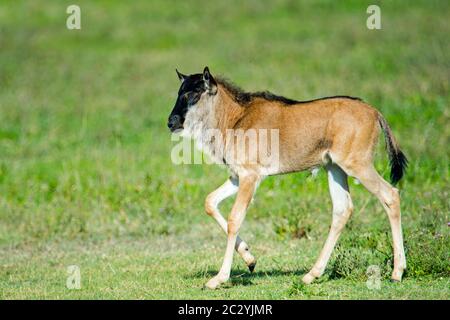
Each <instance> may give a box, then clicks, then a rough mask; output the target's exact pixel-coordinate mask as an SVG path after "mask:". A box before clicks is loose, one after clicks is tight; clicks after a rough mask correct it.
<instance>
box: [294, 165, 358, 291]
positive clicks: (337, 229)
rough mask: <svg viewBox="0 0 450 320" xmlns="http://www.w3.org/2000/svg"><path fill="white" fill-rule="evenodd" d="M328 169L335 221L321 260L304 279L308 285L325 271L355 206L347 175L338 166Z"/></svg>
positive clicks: (320, 256)
mask: <svg viewBox="0 0 450 320" xmlns="http://www.w3.org/2000/svg"><path fill="white" fill-rule="evenodd" d="M326 169H327V172H328V185H329V189H330V195H331V200H332V202H333V220H332V223H331V228H330V233H329V234H328V238H327V240H326V242H325V245H324V246H323V249H322V251H321V252H320V255H319V258H318V259H317V261H316V263H315V264H314V267H313V268H312V269H311V271H309V273H308V274H306V275H305V276H304V277H303V279H302V281H303V282H304V283H306V284H309V283H311V282H312V281H313V280H314V279H315V278H318V277H320V276H321V275H322V274H323V272H324V271H325V267H326V266H327V263H328V260H329V259H330V256H331V253H332V252H333V249H334V246H335V245H336V242H337V240H338V238H339V236H340V234H341V232H342V229H344V226H345V224H346V223H347V221H348V219H349V218H350V216H351V214H352V211H353V204H352V200H351V198H350V193H349V191H348V183H347V174H346V173H345V172H344V171H343V170H342V169H341V168H340V167H339V166H337V165H336V164H329V165H327V167H326Z"/></svg>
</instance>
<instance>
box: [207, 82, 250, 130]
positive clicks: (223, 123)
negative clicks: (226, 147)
mask: <svg viewBox="0 0 450 320" xmlns="http://www.w3.org/2000/svg"><path fill="white" fill-rule="evenodd" d="M217 89H218V90H217V100H216V103H215V106H214V108H213V110H214V112H215V118H216V119H217V127H216V128H217V129H219V130H220V131H221V132H222V134H224V133H225V131H226V130H227V129H233V128H234V126H235V125H236V123H237V122H238V121H239V120H240V119H241V118H242V116H243V115H244V107H243V106H241V105H240V104H239V103H237V102H236V101H235V100H234V98H233V94H232V93H230V92H229V91H228V90H227V89H226V88H225V87H224V86H222V85H221V84H218V88H217Z"/></svg>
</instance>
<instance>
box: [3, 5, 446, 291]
mask: <svg viewBox="0 0 450 320" xmlns="http://www.w3.org/2000/svg"><path fill="white" fill-rule="evenodd" d="M373 3H378V4H379V5H380V6H381V11H382V30H379V31H370V30H368V29H367V28H366V25H365V23H366V18H367V14H366V8H367V6H368V5H369V4H373ZM69 4H71V3H66V2H64V1H52V2H49V1H3V2H2V4H0V298H2V299H32V298H39V299H41V298H44V299H51V298H61V299H73V298H74V299H80V298H89V299H106V298H115V299H120V298H121V299H125V298H126V299H147V298H158V299H161V298H169V299H176V298H186V299H189V298H193V299H208V298H212V299H216V298H224V299H233V298H235V299H236V298H237V299H242V298H243V299H260V298H265V299H311V298H313V299H327V298H333V299H373V298H381V299H392V298H396V299H422V298H424V299H448V298H449V295H450V289H449V288H450V264H449V262H450V250H449V248H450V235H449V231H450V228H449V227H448V226H447V223H448V222H449V221H450V218H449V212H450V210H449V209H450V202H449V168H450V166H449V154H450V152H449V147H448V145H449V142H450V139H449V137H450V131H449V128H450V127H449V126H448V123H449V120H450V108H449V100H450V99H449V98H450V94H449V75H450V73H449V70H450V64H449V59H448V56H449V53H450V47H449V46H450V42H449V41H448V34H449V32H450V26H449V24H448V16H449V14H450V10H449V9H450V6H449V3H448V1H425V0H423V1H414V2H411V1H389V2H387V1H386V2H379V1H375V2H374V1H345V2H343V1H339V2H337V1H312V0H310V1H303V2H300V1H281V0H277V1H270V2H264V3H263V2H262V1H256V0H254V1H245V2H243V1H226V2H220V3H219V2H216V1H189V2H188V1H184V2H179V1H178V2H171V1H162V0H160V1H133V3H127V2H119V1H96V2H93V1H85V0H83V1H77V4H78V5H80V7H81V11H82V29H81V30H79V31H69V30H67V29H66V28H65V19H66V17H67V14H66V13H65V11H66V7H67V5H69ZM205 65H208V66H209V67H210V69H211V72H212V73H213V74H215V73H219V74H223V75H225V76H227V77H228V78H230V79H232V80H234V81H235V82H236V83H238V84H240V85H242V86H243V87H244V88H246V89H248V90H260V89H270V90H272V91H274V92H275V93H278V94H283V95H286V96H288V97H292V98H296V99H311V98H315V97H320V96H326V95H336V94H346V95H354V96H360V97H362V98H364V99H365V100H366V101H368V102H369V103H371V104H372V105H374V106H376V107H377V108H378V109H379V110H381V111H382V112H383V114H384V115H385V117H386V118H387V120H388V122H389V123H390V125H391V127H392V128H393V130H394V133H395V135H396V137H397V138H398V140H399V142H400V144H401V146H402V148H403V149H404V151H405V153H406V154H407V156H408V157H409V159H410V166H409V170H408V173H407V175H406V177H405V179H404V180H403V181H402V183H401V184H400V189H401V196H402V209H403V225H404V234H405V246H406V251H407V259H408V270H407V272H406V274H405V277H404V281H403V282H402V283H394V284H392V283H390V282H389V281H388V279H389V273H390V271H391V269H392V256H391V251H392V250H391V244H390V243H391V242H390V241H391V240H390V239H391V238H390V229H389V224H388V220H387V217H386V215H385V213H384V212H383V210H382V207H381V205H380V204H379V203H378V202H377V201H376V200H375V198H374V197H373V196H371V195H369V193H367V192H366V191H365V190H364V188H363V187H362V186H360V185H356V184H354V183H353V181H351V189H352V195H353V201H354V204H355V214H354V216H353V217H352V220H351V221H350V223H349V224H348V226H347V228H346V229H345V230H344V233H343V235H342V238H341V241H340V242H339V244H338V247H337V248H336V251H335V252H334V254H333V256H332V258H331V261H330V263H329V266H328V268H327V271H326V273H325V275H324V276H323V278H322V279H320V280H319V281H318V282H317V283H314V284H313V285H311V286H304V285H302V284H301V282H300V278H301V275H302V274H304V273H305V272H307V270H308V268H310V267H311V266H312V264H313V263H314V261H315V259H316V258H317V256H318V254H319V251H320V248H321V246H322V244H323V242H324V240H325V237H326V235H327V232H328V228H329V223H330V220H331V214H330V207H331V202H330V200H329V196H328V190H327V185H326V176H325V174H324V173H323V172H321V173H320V174H319V176H318V177H317V178H316V179H313V178H311V177H310V176H309V175H308V174H307V173H298V174H292V175H286V176H281V177H271V178H268V179H266V180H265V181H264V182H263V183H262V185H261V186H260V188H259V190H258V193H257V195H256V198H255V201H254V203H253V205H252V206H251V208H250V209H249V212H248V214H247V220H246V222H245V223H244V226H243V228H242V232H241V234H242V237H243V238H244V239H245V240H246V241H247V242H248V243H249V244H250V246H251V248H252V251H253V253H254V254H255V256H257V258H258V264H257V267H256V270H255V272H254V273H253V274H250V273H248V271H247V270H246V268H245V265H244V264H243V262H242V261H240V258H239V257H238V256H235V262H234V266H233V273H232V279H231V281H230V283H229V284H227V285H225V286H224V287H223V288H221V289H219V290H217V291H205V290H202V286H203V284H204V283H205V282H206V281H207V280H208V278H210V277H211V276H213V275H214V274H215V273H216V272H217V270H218V269H219V267H220V264H221V261H222V255H223V253H224V249H225V236H224V234H223V233H222V231H220V229H219V227H218V226H216V225H215V222H214V221H213V220H211V219H210V218H208V217H207V216H206V215H205V214H204V213H203V202H204V198H205V196H206V195H207V194H208V192H210V191H211V190H213V189H214V188H215V187H217V186H218V185H220V184H221V183H222V182H223V181H224V180H225V179H226V177H227V173H226V172H225V171H221V169H220V168H218V167H215V166H210V165H202V166H200V165H190V166H186V165H185V166H175V165H173V164H172V163H171V161H170V151H171V147H172V145H173V143H172V142H171V141H170V134H169V132H168V130H167V128H166V126H165V123H166V119H167V116H168V114H169V113H170V111H171V108H172V106H173V103H174V100H175V97H176V92H177V89H178V85H179V83H178V80H177V77H176V75H175V71H174V69H175V68H176V67H177V68H179V70H181V71H182V72H184V73H193V72H199V71H200V70H202V68H203V67H204V66H205ZM376 165H377V168H378V169H379V171H380V172H381V173H382V174H383V175H384V176H385V177H388V175H389V170H388V165H387V159H386V155H385V152H384V149H383V146H382V144H381V143H380V148H379V153H378V157H377V162H376ZM230 206H231V201H228V202H227V203H225V204H224V205H223V206H222V209H223V212H227V211H228V210H229V209H230ZM69 265H77V266H79V267H80V271H81V289H80V290H69V289H67V288H66V278H67V276H68V274H67V267H68V266H69ZM370 265H376V266H378V267H379V268H380V272H381V277H382V282H381V288H380V289H379V290H373V289H369V288H368V287H367V285H366V281H367V278H368V275H367V274H366V271H367V268H368V267H369V266H370Z"/></svg>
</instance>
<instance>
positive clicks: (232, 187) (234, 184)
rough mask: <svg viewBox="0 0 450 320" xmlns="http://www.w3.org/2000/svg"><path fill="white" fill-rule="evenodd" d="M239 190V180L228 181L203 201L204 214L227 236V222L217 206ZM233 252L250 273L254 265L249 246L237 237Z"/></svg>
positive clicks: (231, 179) (254, 261)
mask: <svg viewBox="0 0 450 320" xmlns="http://www.w3.org/2000/svg"><path fill="white" fill-rule="evenodd" d="M238 189H239V180H238V179H237V178H230V179H228V180H227V181H226V182H225V183H224V184H223V185H222V186H220V187H219V188H218V189H216V190H215V191H213V192H211V193H210V194H209V195H208V197H206V201H205V211H206V213H207V214H208V215H209V216H211V217H213V218H214V219H215V220H216V221H217V223H218V224H219V225H220V227H221V228H222V230H223V231H224V232H225V234H227V229H228V226H227V220H225V218H224V217H223V216H222V215H221V213H220V211H219V208H218V207H219V204H220V203H221V202H222V201H223V200H225V199H226V198H228V197H231V196H233V195H235V194H236V193H237V191H238ZM235 250H236V251H237V252H238V253H239V254H240V256H241V257H242V259H243V260H244V261H245V264H246V265H247V267H248V268H249V270H250V272H253V269H254V268H255V265H256V259H255V257H254V256H253V255H252V254H251V253H250V249H249V246H248V245H247V243H245V241H244V240H243V239H241V238H239V236H237V238H236V245H235Z"/></svg>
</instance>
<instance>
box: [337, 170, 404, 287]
mask: <svg viewBox="0 0 450 320" xmlns="http://www.w3.org/2000/svg"><path fill="white" fill-rule="evenodd" d="M345 170H346V172H347V173H348V174H349V175H352V176H354V177H355V178H357V179H358V180H359V181H360V182H361V183H362V184H363V185H364V186H365V187H366V189H367V190H369V191H370V192H371V193H373V194H374V195H375V196H377V198H378V199H379V200H380V202H381V204H382V205H383V207H384V209H385V211H386V213H387V215H388V217H389V222H390V225H391V231H392V240H393V248H394V270H393V272H392V280H393V281H401V280H402V275H403V271H404V270H405V269H406V258H405V250H404V248H403V234H402V225H401V214H400V196H399V192H398V189H396V188H394V187H393V186H391V185H390V184H389V183H388V182H386V181H385V180H384V179H383V178H382V177H381V176H380V175H379V174H378V172H377V171H376V170H375V168H374V167H373V165H372V164H369V165H365V166H352V168H347V169H345Z"/></svg>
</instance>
